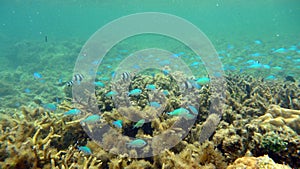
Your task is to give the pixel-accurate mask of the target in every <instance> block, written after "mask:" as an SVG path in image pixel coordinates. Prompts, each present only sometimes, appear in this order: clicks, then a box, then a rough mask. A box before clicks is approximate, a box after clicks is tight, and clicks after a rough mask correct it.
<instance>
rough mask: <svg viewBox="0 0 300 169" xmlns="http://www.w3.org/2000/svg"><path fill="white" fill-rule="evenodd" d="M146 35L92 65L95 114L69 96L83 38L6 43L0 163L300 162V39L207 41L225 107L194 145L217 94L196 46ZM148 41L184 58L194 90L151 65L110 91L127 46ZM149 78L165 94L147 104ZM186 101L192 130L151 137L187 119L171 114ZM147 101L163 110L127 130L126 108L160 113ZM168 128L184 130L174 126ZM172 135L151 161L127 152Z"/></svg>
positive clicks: (149, 148)
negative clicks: (101, 130) (96, 135)
mask: <svg viewBox="0 0 300 169" xmlns="http://www.w3.org/2000/svg"><path fill="white" fill-rule="evenodd" d="M151 38H152V39H151ZM151 38H149V40H148V42H147V45H139V46H138V45H136V46H135V47H134V48H130V46H132V44H143V43H141V42H142V41H143V39H142V38H141V39H139V37H137V38H136V39H132V40H129V41H126V42H121V43H120V44H119V45H117V46H115V47H114V48H113V49H111V51H110V52H109V53H108V54H107V56H105V57H104V59H103V60H102V62H101V64H100V66H99V68H98V70H92V71H93V72H92V73H94V74H96V82H97V83H95V85H96V86H95V89H96V90H95V95H96V97H95V103H96V107H97V108H99V109H100V111H99V109H98V111H94V109H91V108H87V107H95V105H93V106H91V105H89V102H84V101H85V100H84V101H82V100H76V99H73V98H72V87H69V86H66V83H67V82H69V81H71V80H72V76H73V74H74V73H73V70H74V65H75V63H76V59H77V56H78V54H79V52H80V50H81V47H82V45H83V44H84V42H83V41H80V40H72V41H65V42H59V43H51V42H47V43H42V44H41V43H38V42H33V41H22V42H18V43H15V44H14V45H13V46H12V47H11V50H10V49H7V51H9V52H7V53H5V57H2V58H1V61H0V62H1V63H4V66H2V67H1V68H0V78H1V80H0V102H1V107H0V113H1V115H0V120H1V124H0V132H1V136H0V152H1V154H2V156H1V158H0V166H1V167H0V168H3V169H4V168H218V169H219V168H239V167H245V166H248V167H252V168H267V167H271V166H272V167H273V166H274V167H275V166H276V167H277V168H283V167H286V168H289V167H291V168H300V163H299V161H300V160H299V159H300V152H299V150H300V136H299V133H300V126H299V124H300V83H299V80H300V76H299V75H298V74H299V72H300V42H298V41H297V42H288V43H286V44H278V42H276V41H264V40H260V39H249V40H245V39H243V40H242V41H240V42H239V43H235V42H227V41H225V40H214V41H213V43H214V45H215V48H216V50H217V53H218V54H219V59H220V61H221V62H222V64H223V70H224V72H225V74H226V75H225V76H224V80H225V81H224V82H226V83H224V86H225V87H224V95H223V97H224V98H222V102H223V103H224V105H223V106H224V107H222V108H218V109H217V108H216V109H214V110H218V113H215V114H217V115H218V117H220V120H217V122H215V123H216V125H212V126H209V130H208V131H207V132H208V133H210V134H208V135H207V136H206V137H207V139H205V140H206V141H204V142H203V143H202V142H201V143H199V137H201V136H202V135H203V134H202V135H201V132H202V133H203V132H204V131H206V130H204V129H205V126H206V124H207V123H208V122H209V121H206V120H207V119H209V117H211V116H210V115H211V113H210V106H211V105H212V102H213V100H214V99H213V98H214V97H216V96H217V95H215V94H216V93H214V92H213V91H211V89H212V87H211V84H209V82H208V83H206V82H203V81H201V80H202V79H201V78H203V77H208V74H207V72H206V69H205V64H204V63H203V62H202V61H201V58H200V57H199V56H197V55H196V54H195V53H194V52H193V51H191V50H190V49H188V48H187V47H185V46H183V45H181V44H180V43H178V42H173V41H170V42H168V43H165V42H164V43H163V42H162V43H161V44H160V43H156V42H158V41H162V40H158V39H160V38H161V37H151ZM149 46H150V47H152V48H153V47H156V48H159V47H161V46H164V47H165V48H166V49H168V50H170V51H171V52H172V53H174V55H172V56H170V60H172V59H182V60H184V62H185V63H186V65H188V66H189V67H190V70H191V71H192V72H193V74H194V77H193V80H188V82H191V81H192V82H195V83H198V85H196V86H195V85H193V83H192V87H191V89H190V88H189V87H187V88H185V89H184V90H187V91H188V93H185V94H183V93H182V92H181V90H178V87H180V86H178V81H174V79H172V77H170V75H173V74H172V73H173V72H174V74H176V75H177V74H178V75H180V76H181V77H182V78H183V79H181V81H180V84H181V83H186V81H185V80H184V79H190V78H191V77H185V75H184V72H179V71H177V72H176V70H170V71H171V73H170V72H168V73H166V72H160V71H154V73H153V72H151V70H148V71H146V72H144V74H140V75H139V74H137V75H133V74H131V76H132V77H131V82H130V85H129V87H128V86H125V87H122V85H126V83H124V84H123V83H120V85H119V86H118V87H117V88H115V90H117V91H121V89H124V88H126V87H127V88H126V89H128V90H127V93H126V92H125V93H120V92H119V93H118V95H117V94H116V95H115V94H113V93H112V95H110V96H107V94H108V93H109V92H110V91H115V90H114V89H113V88H112V85H111V80H112V79H113V78H114V76H115V73H114V72H115V68H116V67H117V66H118V64H119V63H120V62H121V61H122V60H123V59H124V58H126V57H127V56H128V55H129V54H130V53H131V52H132V51H136V50H141V49H144V48H145V47H149ZM174 46H175V47H174ZM8 58H9V59H8ZM159 63H160V64H162V65H163V66H166V67H168V64H170V62H169V60H168V59H165V60H162V61H161V62H159ZM95 64H98V63H95ZM133 66H136V67H137V69H142V68H139V67H138V66H137V65H133ZM149 71H150V72H149ZM77 73H78V72H77ZM194 79H195V80H194ZM84 80H85V79H83V80H82V84H75V85H84V84H85V82H84ZM123 80H124V79H123ZM148 84H153V85H154V86H155V89H154V90H155V91H166V90H167V91H168V92H169V94H167V95H165V96H164V98H165V99H161V100H159V101H160V102H157V100H156V101H155V102H156V104H154V101H152V102H151V101H149V99H151V98H152V95H151V94H149V90H150V91H152V88H149V86H148V87H147V85H148ZM199 84H200V85H199ZM137 88H138V89H141V93H139V92H137V93H135V91H133V90H134V89H137ZM190 90H191V91H190ZM128 92H129V94H128ZM131 92H132V93H131ZM154 95H155V94H153V96H154ZM125 96H126V97H128V98H129V101H128V102H126V101H124V102H125V103H124V104H126V103H130V104H131V105H133V107H130V108H127V107H126V106H123V104H121V106H120V105H119V106H118V105H115V104H114V101H115V100H114V99H116V100H118V99H119V100H122V98H124V97H125ZM155 96H156V95H155ZM183 96H186V97H183ZM120 98H121V99H120ZM93 99H94V98H93ZM163 101H164V102H165V104H164V103H163ZM74 102H77V104H76V103H74ZM78 103H79V104H78ZM122 103H123V102H122ZM191 104H195V105H197V106H195V107H196V111H195V112H197V113H196V114H193V117H194V119H195V120H194V123H193V125H191V126H190V127H187V129H188V131H189V132H188V133H187V134H186V136H185V137H179V138H178V137H177V135H172V136H173V137H163V139H162V138H160V139H157V140H155V139H153V138H154V136H155V135H159V134H161V133H163V131H165V130H167V129H168V128H170V127H172V125H173V124H174V123H176V121H177V120H178V119H179V120H183V121H185V120H186V121H188V122H189V120H190V119H189V118H188V117H187V116H184V117H187V118H182V119H181V117H182V116H181V115H179V116H177V115H174V116H173V115H171V114H172V113H171V112H174V111H175V110H176V109H178V108H180V107H183V106H184V105H189V106H190V105H191ZM153 107H163V108H162V114H160V115H161V116H159V117H158V118H156V119H155V120H153V121H147V120H146V122H145V124H140V125H141V126H140V125H138V127H134V125H135V124H136V123H135V122H132V121H130V120H128V119H126V118H124V117H123V115H126V116H128V115H129V114H130V113H131V112H136V114H138V113H140V112H143V113H145V114H146V115H145V116H142V115H137V117H139V118H140V119H141V118H143V119H147V118H149V117H152V115H151V113H152V112H156V111H157V110H156V109H154V108H153ZM75 108H76V109H80V110H81V112H82V114H81V115H80V116H77V114H76V113H75V115H71V116H69V115H66V114H65V113H66V112H68V111H70V110H73V109H75ZM220 112H221V113H220ZM92 114H96V115H98V116H99V117H100V116H101V117H100V118H101V120H104V121H106V122H107V123H108V125H109V126H111V128H110V129H109V130H107V131H106V134H103V135H101V137H102V138H101V139H99V140H97V141H99V142H101V144H106V143H110V142H115V140H117V139H119V142H118V143H117V144H115V145H111V144H109V145H110V146H111V147H110V148H109V149H108V150H107V149H105V148H103V147H101V146H99V145H98V144H97V143H96V142H94V141H93V140H95V139H91V138H90V136H91V135H89V132H87V131H95V130H96V129H97V130H98V127H99V126H101V125H102V123H101V122H102V121H101V120H99V119H97V118H98V116H97V117H96V116H94V117H96V120H94V119H93V120H92V122H90V121H83V122H82V120H87V119H88V117H89V116H91V115H92ZM213 114H214V113H213ZM131 116H133V115H131ZM189 117H190V116H189ZM217 119H218V118H217ZM117 120H121V121H122V123H121V124H118V125H116V123H114V122H115V121H117ZM136 121H138V120H136ZM213 122H214V121H213ZM90 123H92V124H90ZM90 125H91V126H90ZM96 125H99V126H96ZM95 126H96V127H95ZM116 126H117V127H116ZM87 128H88V129H87ZM174 131H175V133H176V132H177V133H181V134H182V131H180V130H179V131H178V130H174ZM92 133H93V132H92ZM107 133H108V134H107ZM116 133H120V134H123V135H125V136H131V137H137V138H140V139H143V140H146V141H147V139H153V140H152V142H146V145H144V144H142V145H141V146H140V145H135V144H133V143H132V142H130V141H129V140H128V138H127V137H125V138H119V137H116V135H117V134H116ZM92 138H93V137H92ZM178 139H180V141H178ZM176 141H178V144H176V145H174V147H172V148H170V149H169V150H166V151H162V152H161V153H159V154H157V155H155V156H153V157H152V156H147V157H145V158H133V157H135V156H139V155H142V156H143V153H145V154H149V153H150V154H151V153H153V152H155V147H159V144H162V143H164V144H171V143H173V142H176ZM101 144H100V145H101ZM128 144H129V145H130V146H129V147H128V146H127V145H128ZM122 146H123V147H124V146H125V147H127V148H128V149H129V150H130V151H129V152H128V153H127V154H126V153H123V154H122V153H121V152H124V151H126V150H123V149H122V148H121V147H122ZM115 147H117V150H116V149H114V148H115ZM130 148H131V149H130ZM157 151H158V150H157ZM116 154H119V155H116ZM216 159H217V160H216ZM245 161H247V162H245ZM279 164H283V165H286V166H283V165H279ZM288 166H289V167H288Z"/></svg>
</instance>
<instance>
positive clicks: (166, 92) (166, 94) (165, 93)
mask: <svg viewBox="0 0 300 169" xmlns="http://www.w3.org/2000/svg"><path fill="white" fill-rule="evenodd" d="M162 93H163V94H164V95H165V96H168V95H170V92H169V91H168V90H163V92H162Z"/></svg>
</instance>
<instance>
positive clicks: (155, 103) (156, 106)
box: [149, 102, 161, 108]
mask: <svg viewBox="0 0 300 169" xmlns="http://www.w3.org/2000/svg"><path fill="white" fill-rule="evenodd" d="M149 104H150V106H151V107H154V108H160V106H161V105H160V104H159V103H158V102H150V103H149Z"/></svg>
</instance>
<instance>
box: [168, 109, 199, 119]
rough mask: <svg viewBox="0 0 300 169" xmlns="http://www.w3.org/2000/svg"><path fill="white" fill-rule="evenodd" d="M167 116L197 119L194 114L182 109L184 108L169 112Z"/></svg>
mask: <svg viewBox="0 0 300 169" xmlns="http://www.w3.org/2000/svg"><path fill="white" fill-rule="evenodd" d="M167 114H168V115H170V116H180V117H183V118H185V119H187V120H190V119H193V118H195V116H194V115H193V114H190V112H189V111H188V110H187V109H185V108H182V107H181V108H178V109H175V110H174V111H172V112H168V113H167Z"/></svg>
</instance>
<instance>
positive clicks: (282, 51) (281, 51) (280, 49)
mask: <svg viewBox="0 0 300 169" xmlns="http://www.w3.org/2000/svg"><path fill="white" fill-rule="evenodd" d="M286 52H287V49H286V48H278V49H276V50H274V51H273V53H286Z"/></svg>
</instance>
